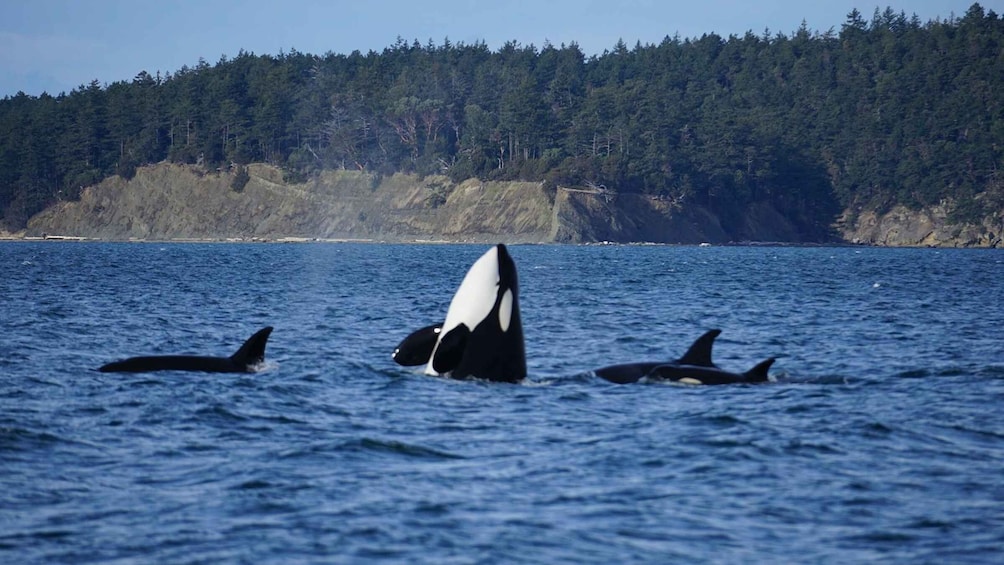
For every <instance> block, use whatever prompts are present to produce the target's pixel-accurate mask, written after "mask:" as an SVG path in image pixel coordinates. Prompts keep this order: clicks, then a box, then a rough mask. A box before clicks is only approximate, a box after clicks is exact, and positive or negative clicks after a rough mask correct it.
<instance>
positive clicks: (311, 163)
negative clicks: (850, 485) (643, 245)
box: [0, 4, 1004, 238]
mask: <svg viewBox="0 0 1004 565" xmlns="http://www.w3.org/2000/svg"><path fill="white" fill-rule="evenodd" d="M1001 93H1004V18H1001V17H998V15H997V14H995V13H994V12H993V11H985V10H984V9H983V8H982V7H981V6H980V5H979V4H974V5H973V6H972V7H971V8H970V9H969V10H968V11H967V12H966V14H965V15H964V16H962V17H961V18H955V17H953V18H950V19H948V20H942V21H930V22H927V23H921V22H920V21H919V19H918V18H917V17H916V16H913V17H908V16H907V15H906V14H905V13H903V12H899V13H897V12H894V11H893V10H892V9H886V10H884V11H879V10H878V9H876V10H875V12H874V14H873V16H872V18H871V19H870V20H867V19H865V18H864V17H862V15H861V13H859V12H858V11H857V10H855V11H853V12H851V13H850V14H849V15H848V16H847V19H846V21H845V22H844V23H843V24H842V26H841V27H840V30H839V31H835V30H833V29H831V30H828V31H826V32H816V31H810V30H809V29H808V28H807V27H806V25H804V24H803V26H802V27H801V28H800V29H798V30H797V31H795V32H793V33H791V34H790V35H785V34H783V33H776V34H772V33H771V32H769V31H764V32H763V33H761V34H755V33H752V32H748V33H747V34H745V35H744V36H742V37H739V36H730V37H728V38H722V37H720V36H718V35H714V34H708V35H704V36H702V37H700V38H696V39H680V38H679V37H673V38H670V37H667V38H666V39H664V40H663V41H662V42H661V43H659V44H658V45H651V44H649V45H642V44H637V45H635V46H634V47H628V46H627V45H626V44H624V43H623V42H619V43H618V44H617V45H615V46H614V47H613V48H612V50H609V51H605V52H604V53H603V54H602V55H599V56H593V57H588V58H587V57H585V56H584V54H583V53H582V51H581V50H580V49H579V47H578V46H577V45H576V44H572V45H562V46H560V47H555V46H553V45H550V44H545V45H544V46H543V47H542V48H541V49H537V48H535V47H534V46H520V45H519V44H516V43H514V42H511V43H507V44H506V45H504V46H503V47H502V48H500V49H499V50H498V51H494V52H493V51H491V50H489V49H488V48H487V47H486V45H485V44H483V43H476V44H473V45H466V44H460V43H458V44H454V43H451V42H449V41H448V40H447V41H444V42H443V43H442V44H441V45H435V44H433V43H432V42H431V41H430V42H429V43H428V44H426V45H422V44H420V43H418V42H417V41H416V42H411V43H409V42H406V41H404V40H400V39H399V40H398V42H397V43H396V44H394V45H393V46H390V47H388V48H386V49H384V50H383V51H382V52H380V53H376V52H370V53H368V54H361V53H359V52H354V53H352V54H349V55H343V54H334V53H328V54H325V55H323V56H318V55H310V54H306V53H300V52H296V51H291V52H289V53H281V54H279V55H277V56H272V55H259V56H256V55H253V54H250V53H245V52H243V51H242V52H241V53H239V54H238V55H237V56H236V57H234V58H232V59H228V58H226V57H223V58H221V59H220V60H219V61H218V62H217V63H216V64H215V65H210V64H208V63H206V62H205V61H201V60H200V62H199V64H198V65H197V66H196V67H194V68H189V67H183V68H182V69H180V70H179V71H177V72H175V73H173V74H170V75H167V76H159V75H157V76H152V75H150V74H148V73H146V72H142V73H140V74H139V75H137V76H136V77H135V79H134V80H133V81H132V82H116V83H113V84H111V85H107V86H102V85H100V84H99V83H98V82H97V81H95V82H92V83H91V84H89V85H84V86H81V87H79V88H77V89H75V90H74V91H72V92H70V93H69V94H65V93H64V94H60V95H58V96H50V95H46V94H43V95H42V96H39V97H33V96H28V95H25V94H18V95H17V96H14V97H7V98H4V99H3V100H2V101H0V213H2V217H3V221H4V223H5V224H6V226H7V227H8V228H10V229H16V228H19V227H21V226H23V225H24V223H25V222H26V221H27V219H28V218H29V217H30V216H31V215H32V214H34V213H36V212H38V211H39V210H41V209H42V208H44V207H45V206H47V205H49V204H51V203H52V202H54V201H56V200H59V199H74V198H76V197H77V196H78V195H79V192H80V190H81V189H82V188H83V187H86V186H88V185H91V184H94V183H97V182H99V181H100V180H101V179H103V178H105V177H107V176H109V175H113V174H118V175H122V176H123V177H126V178H129V177H131V176H132V175H134V174H135V170H136V168H137V167H138V166H141V165H144V164H147V163H154V162H160V161H163V160H165V159H166V160H170V161H174V162H181V163H192V164H202V165H204V166H206V167H207V168H208V169H210V170H214V169H228V168H230V167H231V166H233V165H237V166H238V168H239V165H241V164H244V163H248V162H267V163H271V164H273V165H277V166H279V167H282V168H283V169H284V170H285V171H286V173H287V175H288V176H289V177H290V178H291V179H294V180H295V179H305V178H308V177H309V176H310V175H312V174H314V173H316V172H317V171H318V170H321V169H325V168H348V169H358V170H365V171H372V172H375V173H378V174H387V173H392V172H396V171H406V172H415V173H418V174H421V175H427V174H434V173H435V174H441V173H445V174H447V175H449V176H450V177H451V178H453V179H454V180H462V179H465V178H470V177H480V178H483V179H521V180H538V181H545V182H547V183H550V184H551V185H552V186H554V185H562V186H595V187H597V188H605V189H607V190H611V191H617V192H642V193H647V194H652V195H659V196H662V197H664V198H666V199H668V200H671V201H673V202H676V203H677V204H679V205H681V206H685V205H687V204H688V203H699V204H702V205H705V206H708V207H710V208H711V209H712V210H714V211H715V212H717V213H718V214H719V215H720V216H721V217H722V218H723V220H724V221H725V222H731V221H735V222H738V221H739V218H740V217H741V215H742V213H743V211H744V209H745V208H746V207H747V206H749V205H750V204H751V203H754V202H767V203H770V204H772V205H773V206H774V207H775V208H777V209H778V210H779V211H781V213H782V214H784V215H785V216H786V217H787V218H788V219H789V220H791V221H793V222H795V223H796V225H798V226H799V227H800V228H801V229H802V231H803V233H805V234H806V235H807V236H809V237H817V238H825V237H826V236H827V233H828V229H829V226H830V225H831V223H832V222H833V220H834V218H835V216H836V214H838V213H839V211H840V210H842V209H844V208H847V207H850V208H852V209H887V208H889V207H891V206H892V205H894V204H897V203H900V204H906V205H908V206H911V207H923V206H929V205H934V204H938V203H940V202H946V201H947V202H953V203H954V209H955V214H956V219H959V220H974V219H979V218H981V217H983V216H984V215H986V214H987V213H990V212H993V211H1000V210H1002V209H1004V181H1002V177H1001V172H1000V170H1001V167H1002V166H1004V160H1002V152H1004V95H1002V94H1001Z"/></svg>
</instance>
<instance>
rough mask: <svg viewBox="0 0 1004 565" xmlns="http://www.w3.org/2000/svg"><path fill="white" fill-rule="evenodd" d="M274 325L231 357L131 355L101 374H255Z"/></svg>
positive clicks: (263, 356) (263, 359) (263, 329)
mask: <svg viewBox="0 0 1004 565" xmlns="http://www.w3.org/2000/svg"><path fill="white" fill-rule="evenodd" d="M271 333H272V327H271V326H269V327H265V328H262V329H260V330H258V331H257V332H256V333H255V334H254V335H253V336H251V337H250V338H248V340H247V341H245V342H244V345H242V346H241V348H240V349H238V350H237V353H234V354H233V355H231V356H230V357H203V356H199V355H156V356H151V357H130V358H129V359H123V360H122V361H115V362H114V363H108V364H107V365H103V366H101V367H100V368H99V369H98V370H99V371H101V372H102V373H146V372H150V371H202V372H205V373H253V372H254V371H255V369H256V368H257V366H258V365H261V363H262V362H264V361H265V344H266V342H268V336H269V335H270V334H271Z"/></svg>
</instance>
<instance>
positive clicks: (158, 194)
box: [26, 163, 729, 243]
mask: <svg viewBox="0 0 1004 565" xmlns="http://www.w3.org/2000/svg"><path fill="white" fill-rule="evenodd" d="M248 172H249V176H250V180H249V181H248V182H247V184H246V185H245V186H244V187H243V189H242V190H241V191H239V192H238V191H236V190H234V189H233V188H232V184H233V180H234V173H212V174H209V173H205V172H200V171H199V170H198V169H197V168H193V167H188V166H183V165H175V164H167V163H161V164H158V165H155V166H149V167H143V168H140V169H139V170H138V171H137V174H136V176H135V177H134V178H133V179H131V180H129V181H126V180H124V179H122V178H120V177H112V178H109V179H106V180H105V181H104V182H102V183H101V184H99V185H96V186H92V187H89V188H86V189H85V190H84V191H83V192H82V194H81V197H80V200H79V201H75V202H61V203H58V204H56V205H54V206H52V207H50V208H48V209H46V210H44V211H43V212H41V213H39V214H37V215H36V216H35V217H33V218H32V219H31V220H30V221H29V222H28V228H27V230H26V234H27V235H29V236H41V235H43V234H48V235H60V236H74V237H87V238H99V239H110V240H127V239H154V240H163V239H231V238H240V239H251V238H262V239H280V238H318V239H368V240H376V241H417V240H447V241H507V242H551V241H557V242H577V243H578V242H592V241H619V242H632V241H646V242H660V243H700V242H716V243H722V242H727V241H728V240H729V236H728V234H727V231H726V230H724V229H723V228H722V226H721V225H720V224H719V222H718V220H717V218H715V217H714V215H712V214H711V213H709V212H708V211H707V210H704V209H702V208H700V207H692V208H688V209H687V210H680V209H679V208H678V207H675V206H673V205H672V204H671V203H669V202H667V201H663V200H659V199H656V198H650V197H645V196H641V195H612V194H600V193H589V192H585V191H574V190H566V189H557V190H551V191H549V190H547V189H546V188H545V187H544V186H543V185H542V184H541V183H526V182H481V181H478V180H469V181H466V182H464V183H461V184H458V185H457V184H452V183H450V181H449V180H448V179H446V178H445V177H426V178H424V179H419V178H418V177H415V176H410V175H394V176H391V177H383V178H380V177H377V176H374V175H370V174H366V173H360V172H353V171H326V172H324V173H323V174H321V175H320V176H319V177H317V178H315V179H312V180H310V181H308V182H306V183H301V184H290V183H286V182H284V181H283V179H282V174H281V172H280V171H279V170H277V169H274V168H272V167H268V166H265V165H250V166H249V167H248Z"/></svg>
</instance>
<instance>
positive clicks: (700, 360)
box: [676, 330, 722, 367]
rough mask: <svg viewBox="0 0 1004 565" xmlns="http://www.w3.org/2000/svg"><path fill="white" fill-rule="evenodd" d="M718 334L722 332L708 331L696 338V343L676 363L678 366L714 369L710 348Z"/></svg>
mask: <svg viewBox="0 0 1004 565" xmlns="http://www.w3.org/2000/svg"><path fill="white" fill-rule="evenodd" d="M720 333H722V330H708V331H707V332H705V334H704V335H702V336H701V337H699V338H697V341H695V342H694V344H693V345H691V346H690V349H688V350H687V352H686V353H684V354H683V357H680V358H679V359H677V360H676V362H677V363H679V364H680V365H696V366H698V367H714V366H715V364H714V363H713V362H712V361H711V347H712V346H713V345H714V344H715V338H716V337H718V334H720Z"/></svg>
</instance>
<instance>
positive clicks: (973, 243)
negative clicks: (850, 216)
mask: <svg viewBox="0 0 1004 565" xmlns="http://www.w3.org/2000/svg"><path fill="white" fill-rule="evenodd" d="M841 226H842V228H841V231H842V232H843V237H844V239H845V240H847V241H849V242H851V243H863V244H869V245H883V246H893V247H897V246H925V247H926V246H930V247H997V248H999V247H1004V239H1002V238H1004V213H1001V212H998V213H997V214H996V215H995V216H993V217H990V218H986V219H984V221H983V222H982V223H980V224H961V225H960V224H952V223H949V222H948V210H947V209H946V208H945V207H944V206H936V207H934V208H930V209H927V210H919V211H914V210H909V209H907V208H905V207H903V206H896V207H895V208H893V209H892V210H890V211H889V212H888V213H886V214H876V213H875V212H870V211H869V212H863V213H861V214H860V215H859V216H858V217H857V219H856V221H854V222H847V221H846V215H845V219H844V220H842V221H841Z"/></svg>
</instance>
